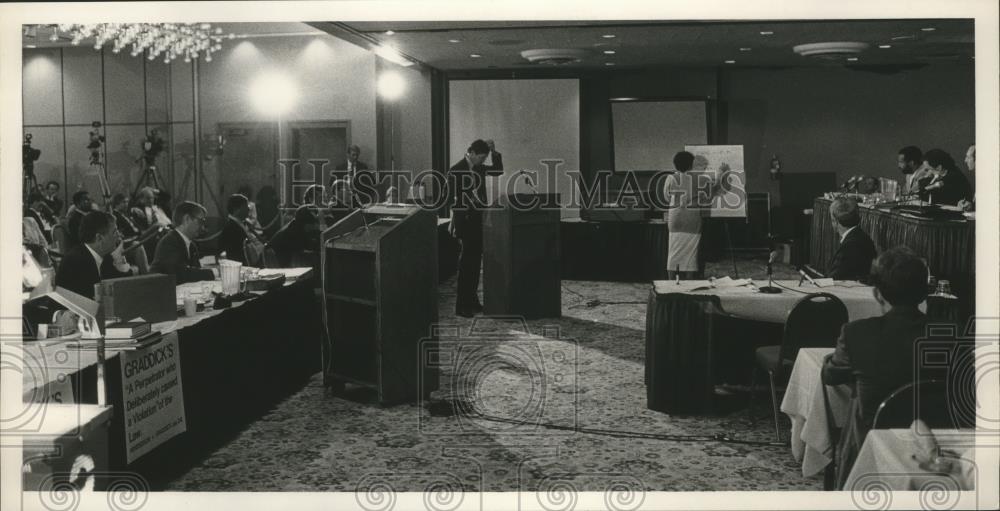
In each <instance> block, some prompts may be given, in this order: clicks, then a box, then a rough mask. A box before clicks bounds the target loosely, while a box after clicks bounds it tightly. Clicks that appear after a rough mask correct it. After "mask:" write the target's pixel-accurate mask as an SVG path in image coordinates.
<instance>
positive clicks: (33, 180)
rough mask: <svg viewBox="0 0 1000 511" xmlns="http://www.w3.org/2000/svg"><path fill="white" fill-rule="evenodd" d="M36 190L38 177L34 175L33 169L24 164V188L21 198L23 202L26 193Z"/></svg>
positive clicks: (26, 198)
mask: <svg viewBox="0 0 1000 511" xmlns="http://www.w3.org/2000/svg"><path fill="white" fill-rule="evenodd" d="M36 190H38V178H37V177H35V169H33V168H31V167H28V166H25V167H24V188H23V190H22V192H23V193H22V198H23V199H24V202H25V204H27V201H28V195H29V194H31V192H34V191H36Z"/></svg>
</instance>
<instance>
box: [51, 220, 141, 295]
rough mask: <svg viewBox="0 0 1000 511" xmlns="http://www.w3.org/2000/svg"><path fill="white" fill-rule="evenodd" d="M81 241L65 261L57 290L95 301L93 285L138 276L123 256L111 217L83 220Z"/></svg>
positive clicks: (118, 234)
mask: <svg viewBox="0 0 1000 511" xmlns="http://www.w3.org/2000/svg"><path fill="white" fill-rule="evenodd" d="M80 241H81V243H80V244H79V245H76V246H74V247H73V248H71V249H70V250H69V251H68V252H67V253H66V256H65V257H63V260H62V263H60V265H59V271H58V272H57V273H56V286H58V287H63V288H66V289H69V290H70V291H73V292H74V293H76V294H79V295H82V296H86V297H87V298H90V299H93V298H94V285H95V284H97V283H99V282H100V281H101V280H103V279H113V278H117V277H127V276H130V275H137V274H138V273H139V272H138V269H136V268H135V267H130V266H129V264H128V263H127V262H126V261H125V258H124V257H123V256H122V253H121V244H122V238H121V233H119V232H118V226H117V225H116V223H115V219H114V217H112V216H111V215H109V214H107V213H105V212H103V211H93V212H90V213H87V214H86V215H84V216H83V218H82V219H81V220H80Z"/></svg>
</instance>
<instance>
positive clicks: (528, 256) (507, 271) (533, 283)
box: [483, 194, 562, 319]
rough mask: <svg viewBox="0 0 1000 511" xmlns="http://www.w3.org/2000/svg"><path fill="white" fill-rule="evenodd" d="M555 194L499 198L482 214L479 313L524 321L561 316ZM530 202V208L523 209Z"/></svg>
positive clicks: (556, 198)
mask: <svg viewBox="0 0 1000 511" xmlns="http://www.w3.org/2000/svg"><path fill="white" fill-rule="evenodd" d="M558 203H559V196H558V194H517V195H504V196H502V197H501V198H500V206H501V208H494V209H487V210H486V211H485V215H484V217H483V298H484V300H483V302H484V303H483V312H484V313H486V314H489V315H517V316H522V317H524V318H525V319H537V318H558V317H560V316H561V315H562V280H561V277H560V275H559V272H560V268H559V252H560V250H559V248H560V246H559V218H560V210H559V209H558V208H551V207H549V208H546V207H544V206H545V205H546V204H550V205H551V204H558ZM525 205H531V206H530V207H524V206H525Z"/></svg>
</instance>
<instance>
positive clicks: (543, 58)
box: [521, 48, 591, 66]
mask: <svg viewBox="0 0 1000 511" xmlns="http://www.w3.org/2000/svg"><path fill="white" fill-rule="evenodd" d="M590 55H591V53H590V52H588V51H587V50H581V49H577V48H539V49H532V50H524V51H522V52H521V57H523V58H524V59H526V60H527V61H528V62H531V63H532V64H543V65H549V66H562V65H569V64H576V63H578V62H581V61H583V59H585V58H587V57H588V56H590Z"/></svg>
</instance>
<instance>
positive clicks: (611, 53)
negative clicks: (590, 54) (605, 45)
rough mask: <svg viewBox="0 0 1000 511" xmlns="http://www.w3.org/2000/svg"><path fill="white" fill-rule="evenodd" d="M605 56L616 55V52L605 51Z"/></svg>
mask: <svg viewBox="0 0 1000 511" xmlns="http://www.w3.org/2000/svg"><path fill="white" fill-rule="evenodd" d="M604 54H605V55H614V54H615V50H604Z"/></svg>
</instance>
